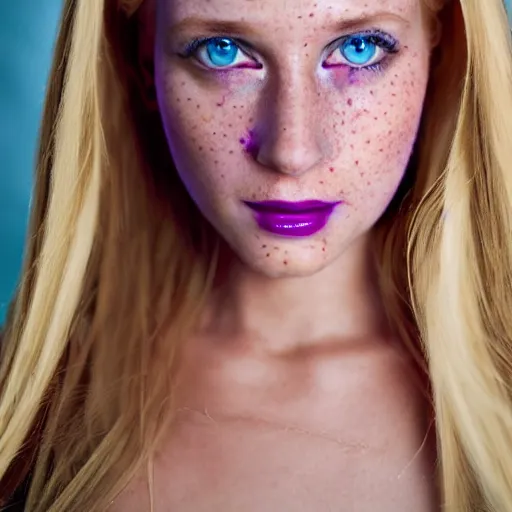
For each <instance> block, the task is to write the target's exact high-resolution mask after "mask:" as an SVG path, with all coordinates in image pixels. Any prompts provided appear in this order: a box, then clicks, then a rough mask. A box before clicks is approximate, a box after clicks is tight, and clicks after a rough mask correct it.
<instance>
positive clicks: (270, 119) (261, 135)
mask: <svg viewBox="0 0 512 512" xmlns="http://www.w3.org/2000/svg"><path fill="white" fill-rule="evenodd" d="M276 82H277V83H271V81H269V83H268V84H267V87H266V91H265V92H264V94H263V95H262V104H261V106H260V108H261V110H260V112H261V115H260V116H259V123H258V125H259V126H258V129H257V132H258V139H259V141H258V142H259V144H258V150H257V152H256V155H255V157H256V160H257V161H258V162H259V163H260V164H262V165H264V166H265V167H267V168H270V169H272V170H274V171H276V172H280V173H283V174H287V175H290V176H301V175H302V174H304V173H306V172H308V171H309V170H311V169H312V168H314V167H315V166H317V165H318V164H319V162H321V161H322V158H323V154H322V145H321V143H320V142H321V139H320V137H321V133H322V132H321V130H320V129H319V128H320V127H319V118H320V117H321V116H320V115H319V111H320V108H319V101H318V94H317V86H316V84H315V81H314V79H313V78H309V77H308V78H304V77H303V76H300V75H298V74H297V72H295V76H294V77H292V78H291V79H290V78H287V79H284V80H279V79H278V80H277V81H276Z"/></svg>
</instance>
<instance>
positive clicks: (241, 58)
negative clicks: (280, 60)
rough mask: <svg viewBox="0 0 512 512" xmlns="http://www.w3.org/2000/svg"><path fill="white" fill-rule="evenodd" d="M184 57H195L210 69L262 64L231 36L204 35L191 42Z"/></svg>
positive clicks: (255, 66) (258, 66)
mask: <svg viewBox="0 0 512 512" xmlns="http://www.w3.org/2000/svg"><path fill="white" fill-rule="evenodd" d="M180 55H181V56H182V57H184V58H189V57H194V58H195V59H196V60H198V61H199V62H200V63H201V64H202V65H203V66H205V67H207V68H210V69H234V68H248V67H250V68H254V69H259V68H260V67H261V65H260V64H259V63H258V62H257V61H256V60H255V59H254V58H251V57H249V56H248V55H247V54H246V53H245V52H244V50H242V48H241V47H240V44H239V43H238V42H237V41H236V40H235V39H231V38H230V37H203V38H200V39H194V40H193V41H192V42H190V43H189V44H188V45H187V46H186V48H185V50H184V52H183V53H181V54H180Z"/></svg>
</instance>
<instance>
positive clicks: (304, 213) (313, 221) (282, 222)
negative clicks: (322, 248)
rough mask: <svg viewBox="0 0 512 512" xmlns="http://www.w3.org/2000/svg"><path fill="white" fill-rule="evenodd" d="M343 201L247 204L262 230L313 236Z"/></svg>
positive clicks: (281, 233) (246, 202)
mask: <svg viewBox="0 0 512 512" xmlns="http://www.w3.org/2000/svg"><path fill="white" fill-rule="evenodd" d="M340 203H341V201H337V202H331V203H328V202H325V201H301V202H297V203H291V202H287V201H262V202H250V201H245V204H246V205H247V206H248V207H249V208H250V209H251V210H252V211H253V212H254V214H255V217H256V222H257V223H258V226H259V227H260V229H263V230H264V231H268V232H269V233H272V234H273V235H279V236H289V237H307V236H312V235H314V234H315V233H318V232H319V231H320V230H322V229H323V228H324V227H325V225H326V224H327V222H328V221H329V217H330V216H331V214H332V212H333V211H334V208H335V207H336V206H337V205H339V204H340Z"/></svg>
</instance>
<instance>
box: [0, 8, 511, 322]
mask: <svg viewBox="0 0 512 512" xmlns="http://www.w3.org/2000/svg"><path fill="white" fill-rule="evenodd" d="M482 1H486V0H482ZM511 1H512V0H507V5H508V6H510V2H511ZM61 6H62V0H44V1H36V0H15V1H13V0H0V48H1V49H2V50H1V52H0V155H1V160H0V162H1V166H0V325H1V324H2V322H3V320H4V317H5V313H6V309H7V304H8V301H9V298H10V297H11V295H12V292H13V291H14V287H15V285H16V282H17V279H18V275H19V272H20V265H21V258H22V253H23V244H24V238H25V231H26V225H27V219H28V209H29V202H30V191H31V184H32V172H33V171H32V168H33V161H34V154H35V149H36V141H37V134H38V129H39V119H40V116H41V110H42V106H43V98H44V92H45V84H46V78H47V74H48V70H49V66H50V59H51V53H52V49H53V43H54V39H55V34H56V28H57V22H58V18H59V15H60V9H61ZM511 115H512V114H511Z"/></svg>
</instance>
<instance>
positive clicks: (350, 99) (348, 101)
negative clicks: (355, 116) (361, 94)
mask: <svg viewBox="0 0 512 512" xmlns="http://www.w3.org/2000/svg"><path fill="white" fill-rule="evenodd" d="M352 103H353V101H352V98H349V99H348V100H347V105H348V106H349V107H351V106H352Z"/></svg>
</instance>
